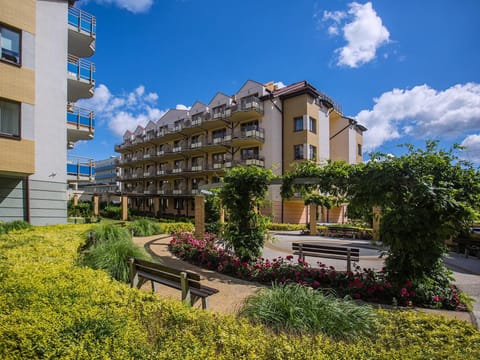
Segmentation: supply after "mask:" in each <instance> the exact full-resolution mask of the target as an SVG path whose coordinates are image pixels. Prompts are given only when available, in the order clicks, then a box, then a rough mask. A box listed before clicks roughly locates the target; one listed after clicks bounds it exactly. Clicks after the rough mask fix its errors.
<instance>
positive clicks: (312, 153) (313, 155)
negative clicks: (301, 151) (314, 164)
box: [308, 145, 317, 160]
mask: <svg viewBox="0 0 480 360" xmlns="http://www.w3.org/2000/svg"><path fill="white" fill-rule="evenodd" d="M308 160H317V147H316V146H313V145H308Z"/></svg>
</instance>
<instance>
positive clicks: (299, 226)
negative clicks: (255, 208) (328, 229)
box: [267, 223, 306, 231]
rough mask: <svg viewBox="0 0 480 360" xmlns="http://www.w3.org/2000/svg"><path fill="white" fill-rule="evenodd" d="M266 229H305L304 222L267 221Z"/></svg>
mask: <svg viewBox="0 0 480 360" xmlns="http://www.w3.org/2000/svg"><path fill="white" fill-rule="evenodd" d="M267 229H268V230H270V231H296V230H304V229H306V225H305V224H281V223H269V224H267Z"/></svg>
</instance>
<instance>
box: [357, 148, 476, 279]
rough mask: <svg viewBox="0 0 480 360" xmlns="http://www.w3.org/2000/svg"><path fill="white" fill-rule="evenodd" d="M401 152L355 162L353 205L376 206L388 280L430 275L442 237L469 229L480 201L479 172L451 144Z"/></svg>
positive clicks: (442, 249)
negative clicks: (450, 147) (384, 246)
mask: <svg viewBox="0 0 480 360" xmlns="http://www.w3.org/2000/svg"><path fill="white" fill-rule="evenodd" d="M406 148H407V152H406V154H405V155H403V156H399V157H394V156H391V155H387V154H381V153H376V154H372V155H371V161H369V162H368V163H365V164H361V165H359V166H357V167H355V171H354V173H355V175H354V176H352V179H353V180H354V181H353V182H352V184H351V189H350V191H349V194H350V201H351V202H352V203H354V204H355V205H356V206H360V205H363V206H365V205H367V206H369V207H372V206H381V208H382V214H381V216H382V217H381V221H380V239H381V241H382V242H383V243H384V244H385V245H386V246H387V247H388V256H387V258H386V267H387V270H388V275H389V277H390V278H391V279H392V280H398V281H403V280H405V279H410V280H416V279H423V278H425V277H427V278H431V277H434V276H436V273H437V272H438V271H439V270H441V269H442V268H443V265H442V264H441V257H442V255H443V254H444V252H445V246H444V244H445V240H446V239H448V238H449V237H450V236H454V235H456V234H457V233H458V232H460V231H462V230H465V229H466V228H468V227H469V226H470V225H471V224H472V222H473V220H474V216H475V209H476V208H478V206H479V204H480V176H479V173H478V171H476V170H474V169H473V167H472V166H471V165H470V164H468V163H466V162H463V161H461V160H460V159H458V157H456V156H455V155H454V153H453V150H454V149H455V148H453V149H450V150H449V151H444V150H440V149H438V142H436V141H427V143H426V147H425V149H424V150H423V149H415V148H414V147H413V146H411V145H406Z"/></svg>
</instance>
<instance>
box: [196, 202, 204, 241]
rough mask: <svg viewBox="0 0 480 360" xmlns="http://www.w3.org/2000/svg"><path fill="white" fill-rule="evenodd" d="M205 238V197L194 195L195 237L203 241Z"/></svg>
mask: <svg viewBox="0 0 480 360" xmlns="http://www.w3.org/2000/svg"><path fill="white" fill-rule="evenodd" d="M204 236H205V196H204V195H195V237H196V238H197V239H203V238H204Z"/></svg>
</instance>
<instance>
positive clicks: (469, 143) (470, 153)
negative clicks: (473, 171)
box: [460, 134, 480, 164]
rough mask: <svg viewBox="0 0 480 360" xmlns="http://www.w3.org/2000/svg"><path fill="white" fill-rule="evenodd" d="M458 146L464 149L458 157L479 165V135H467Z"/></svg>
mask: <svg viewBox="0 0 480 360" xmlns="http://www.w3.org/2000/svg"><path fill="white" fill-rule="evenodd" d="M460 145H462V146H465V147H466V149H465V150H462V152H461V154H460V156H462V157H463V158H464V159H466V160H468V161H471V162H474V163H476V164H480V134H473V135H468V136H467V137H466V138H465V139H463V141H462V142H461V144H460Z"/></svg>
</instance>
